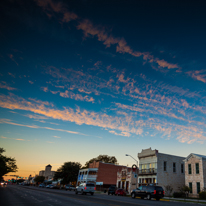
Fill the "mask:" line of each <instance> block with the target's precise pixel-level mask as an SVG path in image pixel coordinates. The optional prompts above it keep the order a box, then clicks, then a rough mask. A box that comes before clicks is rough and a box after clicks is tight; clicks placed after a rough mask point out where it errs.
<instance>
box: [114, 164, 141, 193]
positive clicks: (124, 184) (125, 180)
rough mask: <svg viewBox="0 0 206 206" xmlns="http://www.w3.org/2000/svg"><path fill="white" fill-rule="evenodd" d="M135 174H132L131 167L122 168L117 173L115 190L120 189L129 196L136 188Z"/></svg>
mask: <svg viewBox="0 0 206 206" xmlns="http://www.w3.org/2000/svg"><path fill="white" fill-rule="evenodd" d="M137 173H138V171H137V172H136V171H135V172H133V170H132V168H131V167H123V168H122V170H121V171H118V172H117V183H116V186H117V188H122V189H124V190H125V191H126V192H127V193H129V194H130V193H131V190H133V189H135V188H136V185H137V187H138V182H137V178H138V176H137Z"/></svg>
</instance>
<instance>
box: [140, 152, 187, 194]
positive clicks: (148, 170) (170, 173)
mask: <svg viewBox="0 0 206 206" xmlns="http://www.w3.org/2000/svg"><path fill="white" fill-rule="evenodd" d="M138 158H139V174H138V183H139V185H147V184H154V185H159V186H162V187H163V188H165V186H167V185H171V186H172V187H173V192H175V191H179V187H182V186H183V185H185V171H184V161H183V160H184V159H185V157H179V156H174V155H169V154H163V153H159V152H158V150H156V149H155V150H152V149H151V148H149V149H144V150H142V152H141V153H138Z"/></svg>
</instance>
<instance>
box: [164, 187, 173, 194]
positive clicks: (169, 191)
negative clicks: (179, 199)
mask: <svg viewBox="0 0 206 206" xmlns="http://www.w3.org/2000/svg"><path fill="white" fill-rule="evenodd" d="M172 191H173V187H172V186H171V185H166V186H165V192H166V194H168V195H169V196H171V193H172Z"/></svg>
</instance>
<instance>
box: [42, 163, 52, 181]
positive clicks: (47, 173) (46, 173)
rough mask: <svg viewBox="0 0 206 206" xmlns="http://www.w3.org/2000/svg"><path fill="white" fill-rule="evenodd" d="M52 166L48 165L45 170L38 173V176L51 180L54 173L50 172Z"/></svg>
mask: <svg viewBox="0 0 206 206" xmlns="http://www.w3.org/2000/svg"><path fill="white" fill-rule="evenodd" d="M51 168H52V166H51V165H50V164H49V165H47V166H46V167H45V170H41V171H39V176H44V177H45V180H51V179H52V178H53V177H54V174H55V171H51Z"/></svg>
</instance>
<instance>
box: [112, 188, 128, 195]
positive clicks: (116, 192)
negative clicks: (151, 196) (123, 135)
mask: <svg viewBox="0 0 206 206" xmlns="http://www.w3.org/2000/svg"><path fill="white" fill-rule="evenodd" d="M115 195H118V196H119V195H121V196H125V195H126V192H125V191H124V190H123V189H117V190H116V191H115Z"/></svg>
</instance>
